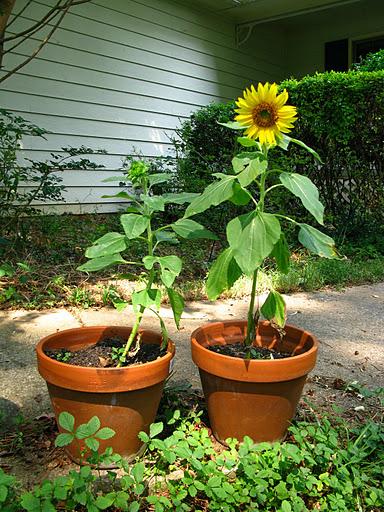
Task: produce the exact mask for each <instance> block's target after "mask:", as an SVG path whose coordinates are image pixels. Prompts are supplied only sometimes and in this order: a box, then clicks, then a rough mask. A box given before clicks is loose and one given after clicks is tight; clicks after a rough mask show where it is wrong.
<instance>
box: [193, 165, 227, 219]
mask: <svg viewBox="0 0 384 512" xmlns="http://www.w3.org/2000/svg"><path fill="white" fill-rule="evenodd" d="M220 177H221V179H220V180H218V181H215V182H214V183H211V184H210V185H208V187H207V188H206V189H205V190H204V191H203V192H202V193H201V194H200V195H199V196H197V197H196V198H195V199H194V200H193V201H192V202H191V204H190V205H189V206H188V208H187V209H186V211H185V214H184V217H191V216H192V215H196V214H197V213H201V212H204V211H205V210H208V208H210V207H211V206H217V205H218V204H220V203H223V202H224V201H226V200H227V199H230V198H231V197H232V196H233V184H234V180H235V176H231V175H229V176H227V175H225V174H221V175H220Z"/></svg>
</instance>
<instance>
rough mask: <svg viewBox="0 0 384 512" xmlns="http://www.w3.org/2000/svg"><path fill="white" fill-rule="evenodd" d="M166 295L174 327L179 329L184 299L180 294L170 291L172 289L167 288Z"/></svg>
mask: <svg viewBox="0 0 384 512" xmlns="http://www.w3.org/2000/svg"><path fill="white" fill-rule="evenodd" d="M167 294H168V298H169V303H170V304H171V308H172V312H173V318H174V319H175V324H176V327H177V328H179V324H180V319H181V315H182V314H183V311H184V299H183V297H182V295H180V293H178V292H176V291H175V290H172V288H167Z"/></svg>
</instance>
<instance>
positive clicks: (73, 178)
mask: <svg viewBox="0 0 384 512" xmlns="http://www.w3.org/2000/svg"><path fill="white" fill-rule="evenodd" d="M24 2H25V0H20V1H17V3H16V10H15V12H17V11H18V10H19V9H20V8H22V7H23V5H24ZM49 5H50V4H49V3H48V2H43V1H35V2H33V3H32V4H31V5H30V6H28V7H27V9H26V10H25V12H24V13H23V15H22V16H20V17H19V18H18V19H17V21H15V23H14V24H13V25H12V30H22V29H24V28H27V27H28V26H29V25H30V24H31V21H33V20H38V19H39V18H40V17H42V16H43V15H44V14H45V13H46V11H47V9H48V7H49ZM50 28H51V27H46V28H44V29H43V30H41V31H40V32H38V33H37V34H35V35H34V36H33V38H31V39H29V40H28V41H26V42H25V43H23V44H22V45H20V46H19V47H17V48H16V49H15V50H14V52H13V54H12V55H10V56H8V57H6V58H5V59H4V65H5V66H4V67H5V70H6V69H7V68H9V67H11V66H13V65H15V64H17V63H19V62H21V61H22V60H23V59H24V58H25V56H26V55H29V54H30V53H31V50H32V49H33V48H35V47H36V46H37V44H38V42H39V41H41V40H42V39H43V38H44V37H45V35H46V34H47V33H48V32H49V30H50ZM283 76H284V70H283V69H282V67H281V66H279V65H277V64H276V63H274V62H273V60H272V59H268V56H267V57H266V58H263V57H262V55H260V54H256V53H255V52H253V50H252V48H251V49H249V48H239V49H238V48H236V45H235V26H234V24H233V23H229V22H227V21H225V20H224V19H222V18H219V17H213V16H209V15H207V14H206V13H202V12H199V11H197V10H194V9H193V8H189V7H186V6H182V5H179V4H177V3H174V2H172V1H168V0H157V1H156V0H143V1H140V2H139V1H135V0H111V1H110V2H109V3H108V6H106V5H103V2H102V1H101V0H100V1H92V2H91V3H87V4H82V5H78V6H76V7H74V8H73V9H72V10H71V12H70V13H68V14H67V16H66V17H65V19H64V21H63V23H62V25H61V27H60V28H59V29H58V30H57V31H56V32H55V34H54V36H53V37H52V39H51V40H50V42H49V43H48V44H47V45H46V47H45V48H44V49H43V50H42V51H41V53H40V54H39V55H38V56H37V57H36V58H35V59H33V60H32V61H31V62H30V63H29V64H27V65H26V66H25V67H24V68H22V69H21V70H20V71H19V72H18V73H16V74H15V75H14V76H12V77H11V78H9V79H8V80H6V81H5V82H4V83H3V84H2V90H1V91H0V95H1V100H0V102H1V105H2V107H3V108H6V109H8V110H11V111H13V112H17V113H19V114H20V115H22V116H23V117H25V118H26V119H28V120H30V121H32V122H34V123H35V124H37V125H39V126H42V127H44V128H46V129H48V130H49V131H50V133H49V134H48V135H47V137H46V139H47V140H43V139H42V140H37V139H36V138H28V137H26V138H25V141H24V146H23V150H22V156H23V157H26V158H35V159H45V158H48V157H49V155H50V153H51V152H60V151H61V148H62V147H66V146H80V145H85V146H88V147H91V148H94V149H98V148H104V149H106V150H107V151H108V155H107V156H97V157H95V160H96V161H98V162H99V163H102V164H103V165H105V169H104V170H102V171H99V170H98V171H93V170H89V171H67V172H65V173H63V175H62V177H63V180H64V181H63V183H64V185H66V187H67V191H66V192H65V194H64V197H65V201H66V204H65V205H57V206H56V207H55V209H56V211H73V212H76V213H84V212H88V211H100V212H101V211H104V212H106V211H113V210H115V209H116V207H117V204H118V202H117V201H116V200H111V199H102V198H101V196H102V195H103V194H111V193H113V191H114V190H115V188H114V186H113V184H110V185H111V186H108V185H107V184H106V183H103V182H102V179H103V178H105V177H108V176H111V175H113V174H116V170H117V169H119V167H120V166H121V163H122V159H123V158H124V157H125V156H126V155H130V154H133V153H135V152H140V153H142V154H143V155H145V156H167V155H169V154H170V151H171V145H170V143H169V137H171V136H172V134H173V130H174V129H175V128H176V127H177V126H178V125H179V124H180V122H181V121H182V120H183V119H186V118H187V117H188V116H189V114H190V113H191V112H192V111H194V110H196V109H197V108H199V107H201V106H203V105H207V104H208V103H210V102H212V101H227V100H230V99H232V98H234V97H235V96H236V95H238V94H240V93H241V90H242V88H243V87H244V86H246V85H249V84H250V83H251V82H254V81H258V80H276V79H279V78H281V77H283Z"/></svg>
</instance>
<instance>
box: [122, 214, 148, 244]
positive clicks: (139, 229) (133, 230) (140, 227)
mask: <svg viewBox="0 0 384 512" xmlns="http://www.w3.org/2000/svg"><path fill="white" fill-rule="evenodd" d="M120 222H121V224H122V226H123V228H124V231H125V234H126V236H127V238H129V239H130V240H133V239H134V238H137V237H138V236H140V235H141V234H142V233H144V231H145V230H146V229H147V227H148V225H149V218H148V217H144V216H143V215H136V214H135V213H124V214H123V215H121V217H120Z"/></svg>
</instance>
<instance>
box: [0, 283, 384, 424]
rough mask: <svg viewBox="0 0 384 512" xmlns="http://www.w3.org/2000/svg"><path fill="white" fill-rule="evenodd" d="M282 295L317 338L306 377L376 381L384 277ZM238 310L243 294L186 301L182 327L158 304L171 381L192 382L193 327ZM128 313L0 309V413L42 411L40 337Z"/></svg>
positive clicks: (379, 378) (383, 355)
mask: <svg viewBox="0 0 384 512" xmlns="http://www.w3.org/2000/svg"><path fill="white" fill-rule="evenodd" d="M286 300H287V305H288V322H289V323H291V324H295V325H297V326H299V327H303V328H305V329H307V330H308V331H310V332H312V333H314V334H316V335H317V337H318V338H319V340H320V342H321V348H320V355H319V361H318V364H317V367H316V369H315V370H314V372H313V374H314V375H318V376H320V377H321V378H326V379H336V378H340V379H342V380H344V381H352V380H357V381H359V382H360V383H361V384H366V385H368V386H372V387H378V386H384V283H381V284H376V285H372V286H368V285H367V286H359V287H354V288H349V289H346V290H345V291H343V292H336V291H323V292H317V293H298V294H294V295H291V296H287V297H286ZM246 310H247V300H236V301H235V300H226V301H216V302H214V303H210V302H194V303H190V304H188V307H187V308H186V311H185V313H184V315H183V319H182V329H181V330H180V331H177V330H176V329H175V327H174V324H173V320H172V315H171V311H170V310H169V309H168V308H163V310H162V315H163V318H165V322H166V324H167V327H168V328H169V332H170V335H171V337H172V339H173V340H174V342H175V343H176V349H177V355H176V361H175V373H174V376H173V379H174V381H178V382H188V383H190V384H192V386H194V387H197V386H199V385H200V383H199V376H198V371H197V369H196V368H195V366H194V364H193V363H192V361H191V357H190V348H189V337H190V334H191V332H192V331H193V330H194V329H196V328H197V327H198V326H200V325H201V324H202V323H205V322H211V321H219V320H224V319H231V318H245V317H246ZM132 318H133V316H132V313H129V311H128V312H123V313H118V312H117V311H115V310H113V309H108V308H103V309H98V310H96V309H92V310H73V309H71V310H69V309H68V310H65V309H60V310H57V309H56V310H48V311H0V370H1V372H0V418H2V420H3V421H4V420H8V421H12V418H14V417H15V415H17V413H18V412H21V413H22V414H23V416H24V417H27V418H28V417H29V418H31V417H35V416H37V415H39V414H41V413H45V412H48V411H49V410H50V405H49V399H48V394H47V390H46V387H45V383H44V381H43V380H42V379H41V378H40V376H39V374H38V372H37V370H36V362H35V353H34V348H35V346H36V344H37V342H38V341H39V339H40V338H41V337H42V336H46V335H48V334H51V333H53V332H55V331H57V330H62V329H68V328H71V327H77V326H82V325H121V324H124V325H130V324H131V323H132ZM143 326H144V327H146V328H152V329H156V330H157V329H158V324H157V320H156V319H155V318H154V317H151V316H146V317H145V319H144V321H143Z"/></svg>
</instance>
